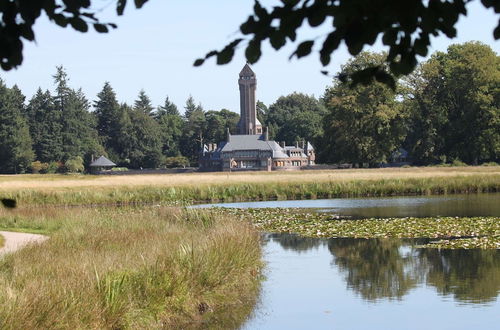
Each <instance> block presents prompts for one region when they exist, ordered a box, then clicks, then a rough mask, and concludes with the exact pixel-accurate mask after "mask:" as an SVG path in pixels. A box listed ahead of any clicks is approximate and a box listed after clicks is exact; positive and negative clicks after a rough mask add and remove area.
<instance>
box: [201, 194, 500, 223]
mask: <svg viewBox="0 0 500 330" xmlns="http://www.w3.org/2000/svg"><path fill="white" fill-rule="evenodd" d="M212 206H218V207H237V208H264V207H298V208H308V209H316V210H317V211H321V212H332V213H335V214H339V215H342V216H351V217H353V218H369V217H408V216H413V217H431V216H464V217H470V216H498V215H500V194H498V193H493V194H470V195H444V196H410V197H386V198H335V199H316V200H296V201H267V202H245V203H221V204H203V205H196V206H194V207H200V208H203V207H212Z"/></svg>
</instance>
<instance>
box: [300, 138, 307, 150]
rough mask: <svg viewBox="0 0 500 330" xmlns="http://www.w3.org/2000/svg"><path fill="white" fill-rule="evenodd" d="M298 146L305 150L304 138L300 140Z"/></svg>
mask: <svg viewBox="0 0 500 330" xmlns="http://www.w3.org/2000/svg"><path fill="white" fill-rule="evenodd" d="M300 147H301V148H302V149H304V150H305V148H306V142H305V140H302V141H300Z"/></svg>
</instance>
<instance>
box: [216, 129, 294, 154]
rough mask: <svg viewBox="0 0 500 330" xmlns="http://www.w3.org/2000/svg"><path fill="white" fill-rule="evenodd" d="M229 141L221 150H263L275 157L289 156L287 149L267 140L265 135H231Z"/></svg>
mask: <svg viewBox="0 0 500 330" xmlns="http://www.w3.org/2000/svg"><path fill="white" fill-rule="evenodd" d="M229 137H230V139H229V141H228V142H226V143H224V144H223V145H222V147H221V148H220V152H231V151H235V150H261V151H270V152H272V155H273V158H289V157H288V155H287V154H286V153H285V150H284V149H283V148H282V147H281V146H280V145H279V144H278V143H276V141H266V139H265V135H264V134H263V135H260V134H254V135H230V136H229Z"/></svg>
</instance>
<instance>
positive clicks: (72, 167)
mask: <svg viewBox="0 0 500 330" xmlns="http://www.w3.org/2000/svg"><path fill="white" fill-rule="evenodd" d="M64 167H65V169H66V171H67V172H70V173H78V172H80V173H81V172H83V170H84V169H85V167H84V166H83V158H82V157H80V156H76V157H74V158H70V159H68V160H67V161H66V163H65V164H64Z"/></svg>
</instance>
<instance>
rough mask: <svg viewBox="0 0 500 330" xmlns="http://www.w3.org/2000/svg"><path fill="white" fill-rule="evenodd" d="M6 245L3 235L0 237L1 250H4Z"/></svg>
mask: <svg viewBox="0 0 500 330" xmlns="http://www.w3.org/2000/svg"><path fill="white" fill-rule="evenodd" d="M4 244H5V238H4V237H3V236H2V235H0V248H2V247H3V246H4Z"/></svg>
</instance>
